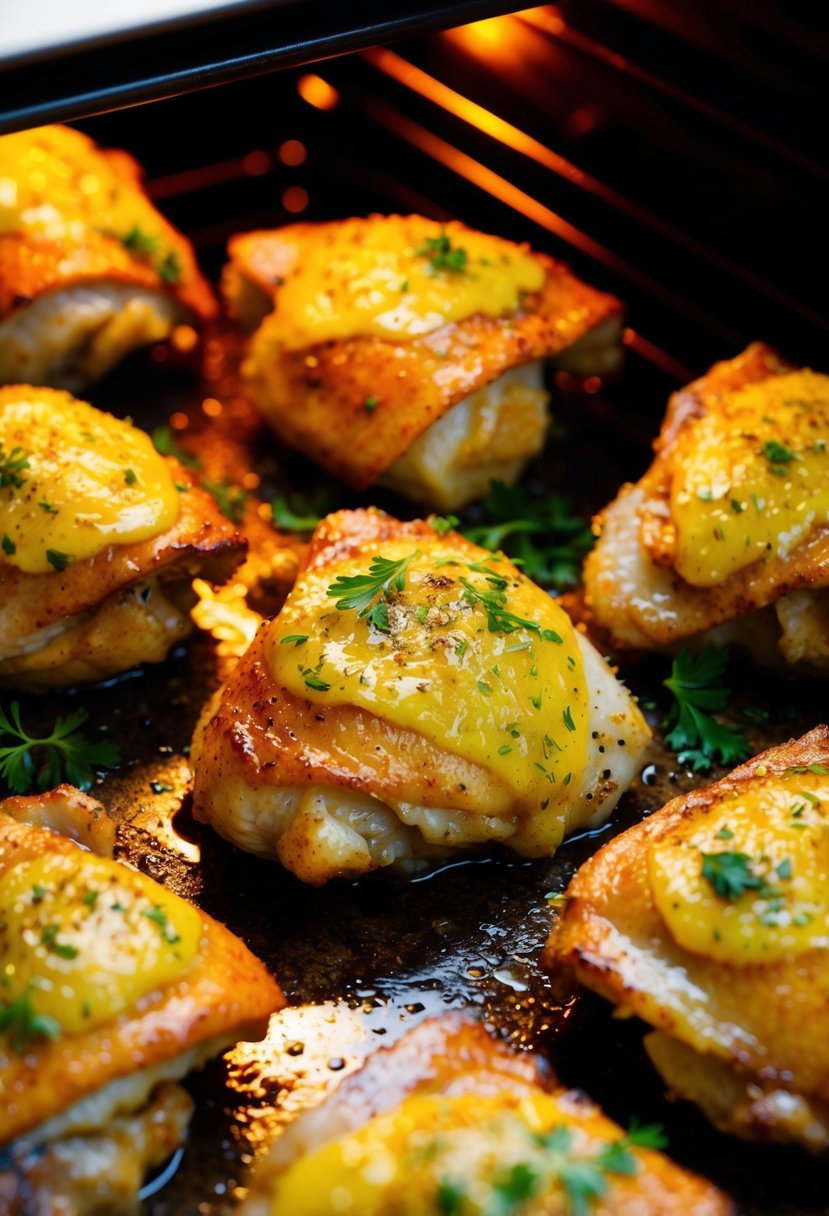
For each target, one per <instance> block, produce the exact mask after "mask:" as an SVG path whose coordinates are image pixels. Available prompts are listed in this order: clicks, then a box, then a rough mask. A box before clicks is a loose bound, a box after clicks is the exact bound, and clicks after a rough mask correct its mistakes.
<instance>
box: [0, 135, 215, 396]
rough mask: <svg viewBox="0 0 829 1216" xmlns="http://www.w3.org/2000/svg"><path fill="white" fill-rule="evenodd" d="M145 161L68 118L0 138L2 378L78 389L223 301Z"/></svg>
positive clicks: (209, 315)
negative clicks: (151, 188)
mask: <svg viewBox="0 0 829 1216" xmlns="http://www.w3.org/2000/svg"><path fill="white" fill-rule="evenodd" d="M142 176H143V175H142V172H141V169H140V167H139V165H138V164H137V163H136V161H135V160H133V158H132V157H131V156H129V155H128V154H127V153H126V152H121V151H108V150H105V149H102V148H99V147H97V145H96V144H95V143H94V142H93V141H92V140H91V139H89V138H88V137H87V136H86V135H83V134H82V133H81V132H80V131H75V130H72V129H71V128H69V127H61V126H49V127H38V128H36V129H34V130H30V131H21V132H17V133H15V134H12V135H5V136H2V137H0V182H2V190H1V191H0V383H5V384H9V383H12V384H13V383H17V382H20V381H27V382H29V383H35V384H49V385H54V386H56V387H62V388H70V389H73V390H77V389H79V388H82V387H83V386H84V385H86V384H88V383H90V382H91V381H93V380H95V379H97V378H98V377H100V376H101V375H103V374H104V373H105V372H106V371H108V370H109V368H110V367H112V366H113V365H114V364H115V363H117V362H118V361H119V360H120V359H121V358H123V356H124V355H126V354H127V353H129V351H130V350H132V349H134V348H135V347H137V346H141V345H144V344H146V343H149V342H157V341H160V340H161V339H163V338H166V337H167V336H168V335H169V333H170V331H171V330H172V328H173V326H174V325H176V324H177V323H179V322H190V323H202V322H205V321H207V320H210V319H211V318H213V317H214V316H215V314H216V302H215V298H214V296H213V293H212V291H211V289H210V286H209V285H208V283H207V281H206V279H205V278H204V277H203V276H202V274H201V273H200V271H199V268H198V265H197V264H196V259H195V256H194V253H193V248H192V245H191V244H190V242H189V241H188V240H187V239H186V237H184V236H182V234H181V233H180V232H178V231H177V230H176V229H175V228H174V227H173V226H172V225H171V224H170V223H168V221H167V220H166V219H165V218H164V216H163V215H161V213H160V212H159V211H157V210H156V208H155V207H154V206H153V204H152V203H151V202H150V200H149V198H148V197H147V194H146V193H145V191H144V187H143V184H142Z"/></svg>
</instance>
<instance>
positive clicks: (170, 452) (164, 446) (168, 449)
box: [150, 422, 201, 469]
mask: <svg viewBox="0 0 829 1216" xmlns="http://www.w3.org/2000/svg"><path fill="white" fill-rule="evenodd" d="M150 438H151V439H152V441H153V447H154V448H155V450H156V451H157V452H158V453H159V455H160V456H173V457H174V458H175V459H176V460H177V461H178V462H179V464H181V465H184V467H185V469H200V468H201V461H200V460H199V458H198V456H193V455H191V453H190V452H186V451H185V450H184V448H183V447H182V446H181V444H180V443H179V441H178V440H177V439H176V437H175V435H174V433H173V428H172V427H171V426H170V425H169V423H166V422H165V423H164V424H163V425H162V426H157V427H156V428H155V430H154V431H153V432H152V434H151V435H150Z"/></svg>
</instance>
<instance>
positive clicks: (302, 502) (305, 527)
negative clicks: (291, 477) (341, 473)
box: [271, 486, 337, 534]
mask: <svg viewBox="0 0 829 1216" xmlns="http://www.w3.org/2000/svg"><path fill="white" fill-rule="evenodd" d="M336 505H337V503H336V501H335V493H334V491H333V490H332V489H330V488H329V487H328V486H319V487H317V489H315V490H311V491H309V492H308V493H307V494H290V495H289V494H280V495H277V497H276V498H274V500H273V501H272V502H271V517H272V519H273V524H274V527H275V528H279V529H280V530H281V531H282V532H307V533H309V534H310V533H311V532H313V531H314V528H316V526H317V524H318V523H319V522H320V520H321V519H323V518H324V517H325V516H326V515H328V514H329V513H330V512H331V511H333V510H334V509H335V507H336Z"/></svg>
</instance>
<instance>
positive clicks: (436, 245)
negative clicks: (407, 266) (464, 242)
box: [415, 231, 469, 274]
mask: <svg viewBox="0 0 829 1216" xmlns="http://www.w3.org/2000/svg"><path fill="white" fill-rule="evenodd" d="M415 253H416V254H417V256H418V257H421V258H426V259H427V261H428V262H429V263H430V264H431V267H432V274H437V273H438V271H439V270H446V271H448V272H449V273H450V274H463V273H464V271H465V270H466V264H467V262H468V261H469V255H468V254H467V252H466V250H465V249H461V248H460V247H458V246H453V244H452V238H451V237H450V236H449V234H448V233H447V232H445V231H443V232H441V234H440V236H430V237H427V238H426V240H425V241H424V242H423V244H422V245H418V247H417V249H415Z"/></svg>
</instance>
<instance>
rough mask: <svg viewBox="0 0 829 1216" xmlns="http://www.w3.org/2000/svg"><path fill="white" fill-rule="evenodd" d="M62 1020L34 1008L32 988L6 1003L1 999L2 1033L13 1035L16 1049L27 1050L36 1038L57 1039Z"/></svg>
mask: <svg viewBox="0 0 829 1216" xmlns="http://www.w3.org/2000/svg"><path fill="white" fill-rule="evenodd" d="M60 1032H61V1025H60V1022H58V1021H56V1020H55V1018H50V1017H48V1016H47V1015H46V1014H43V1013H36V1012H35V1010H34V1009H33V1008H32V995H31V989H27V990H26V992H24V993H23V995H22V996H19V997H18V998H17V1000H16V1001H12V1002H11V1004H9V1005H6V1004H4V1003H3V1002H2V1001H0V1034H8V1035H10V1036H11V1045H12V1047H13V1048H14V1050H15V1051H25V1050H26V1048H27V1047H28V1046H29V1045H30V1044H31V1042H32V1041H33V1040H34V1039H56V1038H57V1037H58V1036H59V1034H60Z"/></svg>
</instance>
